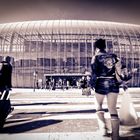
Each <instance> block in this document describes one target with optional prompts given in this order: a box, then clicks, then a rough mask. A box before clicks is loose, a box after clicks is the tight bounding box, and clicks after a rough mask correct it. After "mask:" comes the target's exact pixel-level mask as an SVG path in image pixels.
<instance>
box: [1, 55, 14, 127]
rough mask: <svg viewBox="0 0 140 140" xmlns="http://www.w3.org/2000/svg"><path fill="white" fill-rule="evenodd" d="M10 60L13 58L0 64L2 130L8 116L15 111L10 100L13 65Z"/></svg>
mask: <svg viewBox="0 0 140 140" xmlns="http://www.w3.org/2000/svg"><path fill="white" fill-rule="evenodd" d="M10 60H11V58H10V57H9V56H7V57H5V58H4V61H2V62H1V63H0V128H2V127H3V125H4V123H5V120H6V118H7V116H8V114H9V113H11V111H13V109H14V108H13V107H11V102H10V98H9V96H10V92H9V91H10V90H11V88H12V83H11V77H12V65H11V63H10Z"/></svg>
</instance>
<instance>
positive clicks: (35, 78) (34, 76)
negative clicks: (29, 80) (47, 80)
mask: <svg viewBox="0 0 140 140" xmlns="http://www.w3.org/2000/svg"><path fill="white" fill-rule="evenodd" d="M33 80H34V92H35V85H36V80H37V71H34V72H33Z"/></svg>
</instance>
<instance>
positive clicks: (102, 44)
mask: <svg viewBox="0 0 140 140" xmlns="http://www.w3.org/2000/svg"><path fill="white" fill-rule="evenodd" d="M94 48H95V49H96V48H98V49H100V50H101V51H103V50H105V48H106V43H105V39H98V40H97V41H96V42H95V44H94Z"/></svg>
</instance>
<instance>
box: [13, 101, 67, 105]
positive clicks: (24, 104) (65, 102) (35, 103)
mask: <svg viewBox="0 0 140 140" xmlns="http://www.w3.org/2000/svg"><path fill="white" fill-rule="evenodd" d="M50 104H67V102H61V103H60V102H50V103H23V104H12V105H13V106H28V105H50Z"/></svg>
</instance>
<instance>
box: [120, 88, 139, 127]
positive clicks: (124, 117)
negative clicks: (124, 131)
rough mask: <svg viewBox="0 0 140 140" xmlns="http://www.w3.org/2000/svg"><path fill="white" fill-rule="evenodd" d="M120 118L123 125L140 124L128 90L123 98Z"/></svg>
mask: <svg viewBox="0 0 140 140" xmlns="http://www.w3.org/2000/svg"><path fill="white" fill-rule="evenodd" d="M119 118H120V124H121V125H128V126H129V125H137V124H138V115H137V112H136V110H135V108H134V105H133V102H132V98H131V95H130V93H129V91H128V89H127V90H125V92H124V93H123V96H122V100H121V107H120V110H119Z"/></svg>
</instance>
